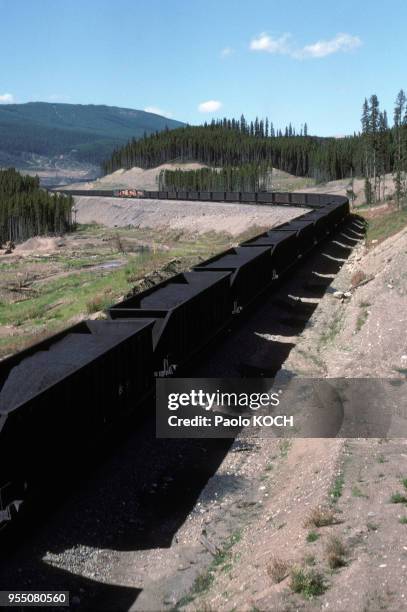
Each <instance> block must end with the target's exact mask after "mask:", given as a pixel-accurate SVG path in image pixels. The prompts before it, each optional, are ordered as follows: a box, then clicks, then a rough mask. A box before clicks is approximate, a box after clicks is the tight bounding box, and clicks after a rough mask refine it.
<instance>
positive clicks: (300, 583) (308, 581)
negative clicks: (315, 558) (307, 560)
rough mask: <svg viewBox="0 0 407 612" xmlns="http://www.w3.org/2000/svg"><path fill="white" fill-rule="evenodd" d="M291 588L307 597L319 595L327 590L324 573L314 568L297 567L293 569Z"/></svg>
mask: <svg viewBox="0 0 407 612" xmlns="http://www.w3.org/2000/svg"><path fill="white" fill-rule="evenodd" d="M290 587H291V589H292V590H293V591H294V593H299V594H301V595H303V596H304V597H306V598H307V599H312V598H313V597H318V595H322V594H323V593H325V591H326V590H327V588H328V587H327V584H326V582H325V578H324V575H323V574H321V573H320V572H317V571H316V570H314V569H306V568H302V567H296V568H293V569H292V570H291V583H290Z"/></svg>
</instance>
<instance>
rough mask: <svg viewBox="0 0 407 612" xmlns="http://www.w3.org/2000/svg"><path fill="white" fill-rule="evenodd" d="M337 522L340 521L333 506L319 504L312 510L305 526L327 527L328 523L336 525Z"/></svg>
mask: <svg viewBox="0 0 407 612" xmlns="http://www.w3.org/2000/svg"><path fill="white" fill-rule="evenodd" d="M336 523H338V520H337V519H336V517H335V513H334V511H333V510H332V508H326V507H323V506H318V507H317V508H314V509H313V510H311V512H310V514H309V516H308V518H307V519H306V521H305V527H327V526H328V525H335V524H336Z"/></svg>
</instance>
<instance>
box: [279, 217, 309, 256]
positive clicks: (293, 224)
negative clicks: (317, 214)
mask: <svg viewBox="0 0 407 612" xmlns="http://www.w3.org/2000/svg"><path fill="white" fill-rule="evenodd" d="M307 216H308V215H304V216H302V217H299V218H298V219H293V220H292V221H289V222H288V223H283V224H282V225H279V226H277V227H274V228H273V231H275V232H284V231H296V232H297V244H298V254H299V256H303V255H305V254H306V253H308V251H310V250H311V249H312V248H313V247H314V246H315V243H316V237H315V228H314V222H313V220H311V219H307Z"/></svg>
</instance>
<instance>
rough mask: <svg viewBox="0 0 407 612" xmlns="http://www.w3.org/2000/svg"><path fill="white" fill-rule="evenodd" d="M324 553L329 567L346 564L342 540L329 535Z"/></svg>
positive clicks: (333, 567)
mask: <svg viewBox="0 0 407 612" xmlns="http://www.w3.org/2000/svg"><path fill="white" fill-rule="evenodd" d="M325 554H326V558H327V561H328V565H329V567H330V568H331V569H336V568H338V567H343V566H344V565H346V560H345V557H346V548H345V545H344V544H343V542H342V540H340V539H339V538H338V537H336V536H331V537H330V538H329V540H328V542H327V544H326V546H325Z"/></svg>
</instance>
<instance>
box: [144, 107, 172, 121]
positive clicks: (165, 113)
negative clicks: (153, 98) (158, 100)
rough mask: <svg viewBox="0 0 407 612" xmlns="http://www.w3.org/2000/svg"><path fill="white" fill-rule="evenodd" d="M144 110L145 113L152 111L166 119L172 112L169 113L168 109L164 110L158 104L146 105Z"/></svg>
mask: <svg viewBox="0 0 407 612" xmlns="http://www.w3.org/2000/svg"><path fill="white" fill-rule="evenodd" d="M144 110H145V112H146V113H154V114H155V115H162V116H163V117H168V119H170V118H171V117H172V113H170V112H169V111H165V110H163V109H162V108H159V107H158V106H146V107H145V109H144Z"/></svg>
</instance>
